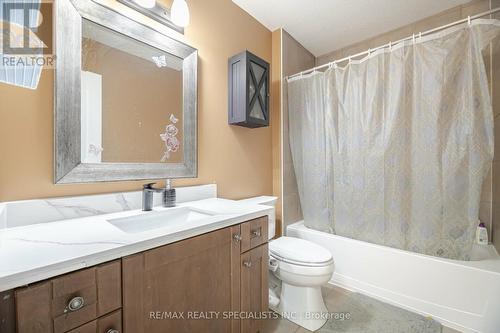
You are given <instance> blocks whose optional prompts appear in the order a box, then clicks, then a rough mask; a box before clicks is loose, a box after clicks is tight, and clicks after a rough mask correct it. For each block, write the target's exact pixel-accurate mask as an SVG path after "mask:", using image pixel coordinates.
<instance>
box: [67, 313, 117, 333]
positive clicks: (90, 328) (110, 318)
mask: <svg viewBox="0 0 500 333" xmlns="http://www.w3.org/2000/svg"><path fill="white" fill-rule="evenodd" d="M68 333H122V312H121V310H118V311H115V312H113V313H110V314H109V315H107V316H104V317H102V318H99V319H97V320H94V321H91V322H90V323H87V324H85V325H83V326H80V327H78V328H75V329H74V330H71V331H70V332H68Z"/></svg>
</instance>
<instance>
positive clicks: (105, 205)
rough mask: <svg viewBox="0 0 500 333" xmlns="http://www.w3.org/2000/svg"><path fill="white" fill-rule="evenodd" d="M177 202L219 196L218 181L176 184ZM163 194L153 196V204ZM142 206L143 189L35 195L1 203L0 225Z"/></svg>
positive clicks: (158, 200)
mask: <svg viewBox="0 0 500 333" xmlns="http://www.w3.org/2000/svg"><path fill="white" fill-rule="evenodd" d="M176 194H177V203H183V202H187V201H196V200H201V199H208V198H216V197H217V185H216V184H210V185H200V186H188V187H177V188H176ZM159 205H161V196H160V195H155V196H154V206H159ZM141 207H142V192H141V191H133V192H121V193H109V194H98V195H85V196H76V197H61V198H51V199H36V200H24V201H13V202H4V203H0V228H13V227H20V226H24V225H30V224H36V223H46V222H53V221H60V220H65V219H74V218H81V217H87V216H94V215H102V214H110V213H117V212H123V211H128V210H135V209H140V208H141Z"/></svg>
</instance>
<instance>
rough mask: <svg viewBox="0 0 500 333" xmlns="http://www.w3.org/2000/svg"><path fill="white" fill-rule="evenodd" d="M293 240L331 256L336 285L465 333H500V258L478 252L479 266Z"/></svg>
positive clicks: (317, 236)
mask: <svg viewBox="0 0 500 333" xmlns="http://www.w3.org/2000/svg"><path fill="white" fill-rule="evenodd" d="M286 233H287V236H292V237H298V238H302V239H307V240H309V241H312V242H314V243H316V244H319V245H321V246H323V247H325V248H327V249H328V250H330V251H331V253H332V255H333V259H334V261H335V273H334V274H333V277H332V280H331V281H330V283H332V284H334V285H338V286H340V287H343V288H346V289H349V290H352V291H358V292H361V293H363V294H366V295H369V296H372V297H374V298H378V299H380V300H382V301H385V302H387V303H390V304H393V305H396V306H399V307H402V308H405V309H407V310H410V311H413V312H417V313H420V314H422V315H424V316H430V317H433V318H434V319H435V320H437V321H439V322H441V323H442V324H443V325H445V326H448V327H451V328H454V329H456V330H459V331H461V332H484V333H498V332H500V257H499V255H498V254H497V252H496V251H495V249H494V247H493V246H492V245H487V246H476V247H475V248H474V253H473V257H474V259H476V260H474V261H457V260H449V259H442V258H436V257H432V256H427V255H422V254H417V253H413V252H408V251H403V250H399V249H394V248H390V247H386V246H381V245H376V244H371V243H366V242H362V241H358V240H353V239H350V238H346V237H341V236H337V235H332V234H328V233H324V232H320V231H316V230H313V229H309V228H307V227H305V226H304V223H303V221H301V222H298V223H295V224H292V225H289V226H288V227H287V229H286Z"/></svg>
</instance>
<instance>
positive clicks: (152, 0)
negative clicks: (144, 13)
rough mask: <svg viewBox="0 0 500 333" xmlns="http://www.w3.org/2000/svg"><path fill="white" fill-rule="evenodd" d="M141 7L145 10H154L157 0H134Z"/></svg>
mask: <svg viewBox="0 0 500 333" xmlns="http://www.w3.org/2000/svg"><path fill="white" fill-rule="evenodd" d="M134 1H135V2H136V3H137V4H138V5H139V6H141V7H144V8H153V7H154V6H155V5H156V0H134Z"/></svg>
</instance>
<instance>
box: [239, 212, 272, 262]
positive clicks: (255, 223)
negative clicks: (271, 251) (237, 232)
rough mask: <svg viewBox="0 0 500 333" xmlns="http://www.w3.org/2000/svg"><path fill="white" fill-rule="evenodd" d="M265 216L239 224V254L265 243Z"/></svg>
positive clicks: (266, 224)
mask: <svg viewBox="0 0 500 333" xmlns="http://www.w3.org/2000/svg"><path fill="white" fill-rule="evenodd" d="M267 227H268V220H267V216H264V217H259V218H257V219H255V220H251V221H248V222H245V223H242V224H241V252H242V253H243V252H246V251H248V250H251V249H253V248H255V247H257V246H259V245H261V244H264V243H267V240H268V239H267Z"/></svg>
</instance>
